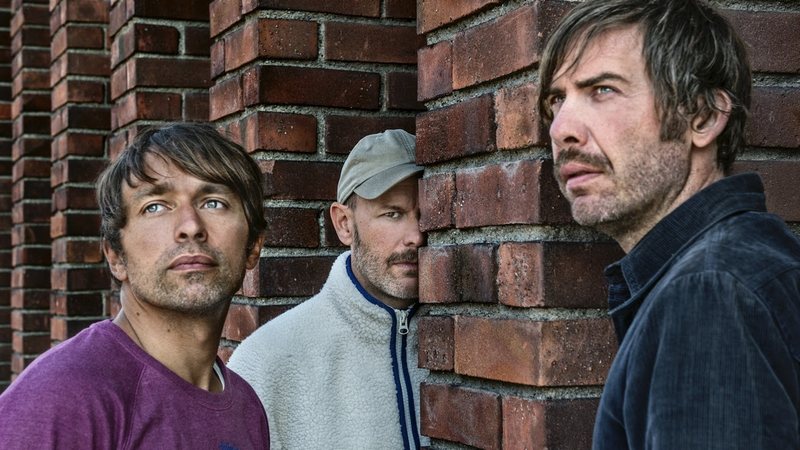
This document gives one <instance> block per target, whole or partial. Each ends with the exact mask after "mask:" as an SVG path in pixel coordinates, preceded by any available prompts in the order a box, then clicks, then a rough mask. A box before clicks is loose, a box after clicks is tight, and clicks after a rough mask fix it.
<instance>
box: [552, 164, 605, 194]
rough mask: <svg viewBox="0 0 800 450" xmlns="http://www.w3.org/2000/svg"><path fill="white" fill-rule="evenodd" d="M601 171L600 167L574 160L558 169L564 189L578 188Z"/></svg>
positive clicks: (573, 189) (572, 189)
mask: <svg viewBox="0 0 800 450" xmlns="http://www.w3.org/2000/svg"><path fill="white" fill-rule="evenodd" d="M602 173H603V170H602V169H598V168H596V167H594V166H591V165H588V164H583V163H576V162H570V163H566V164H564V165H562V166H560V167H559V169H558V176H559V178H560V179H561V181H562V182H563V183H564V186H565V187H566V189H568V190H570V191H575V190H577V189H580V188H581V186H582V185H584V184H586V183H588V182H590V181H592V180H593V179H594V178H596V177H598V176H599V175H601V174H602Z"/></svg>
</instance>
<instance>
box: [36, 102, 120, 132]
mask: <svg viewBox="0 0 800 450" xmlns="http://www.w3.org/2000/svg"><path fill="white" fill-rule="evenodd" d="M110 123H111V111H110V110H109V108H108V106H106V105H86V104H69V105H67V106H65V107H63V108H61V109H59V110H58V111H56V112H55V113H54V114H53V119H52V122H51V124H50V132H51V134H53V135H55V134H58V133H60V132H61V131H64V130H65V129H67V128H73V129H89V130H102V131H105V130H108V129H109V125H110Z"/></svg>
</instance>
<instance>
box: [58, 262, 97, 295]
mask: <svg viewBox="0 0 800 450" xmlns="http://www.w3.org/2000/svg"><path fill="white" fill-rule="evenodd" d="M50 286H51V288H52V289H53V290H56V291H90V290H99V289H105V288H107V287H108V281H107V278H106V271H105V269H104V268H103V269H101V268H76V267H70V268H63V267H58V266H56V267H53V269H52V270H51V271H50Z"/></svg>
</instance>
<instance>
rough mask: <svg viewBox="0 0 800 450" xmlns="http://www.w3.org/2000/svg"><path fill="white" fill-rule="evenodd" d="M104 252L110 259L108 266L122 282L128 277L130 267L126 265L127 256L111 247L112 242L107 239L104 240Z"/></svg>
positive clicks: (112, 273)
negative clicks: (124, 256)
mask: <svg viewBox="0 0 800 450" xmlns="http://www.w3.org/2000/svg"><path fill="white" fill-rule="evenodd" d="M103 254H104V255H105V256H106V261H108V268H109V270H111V275H113V276H114V278H116V279H117V280H119V282H120V283H122V282H123V281H125V280H127V279H128V268H127V267H126V266H125V258H123V257H122V255H121V254H119V253H117V252H116V251H114V249H112V248H111V244H109V243H108V241H106V240H105V239H104V240H103Z"/></svg>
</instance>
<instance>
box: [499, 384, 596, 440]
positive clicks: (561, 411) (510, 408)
mask: <svg viewBox="0 0 800 450" xmlns="http://www.w3.org/2000/svg"><path fill="white" fill-rule="evenodd" d="M598 403H599V402H598V400H597V399H594V398H585V399H570V400H533V399H525V398H520V397H504V398H503V399H502V411H503V412H502V414H503V447H504V448H529V449H534V448H547V449H554V450H555V449H582V448H585V449H589V448H591V447H592V431H593V428H594V426H593V425H594V418H595V413H596V411H597V406H598Z"/></svg>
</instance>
